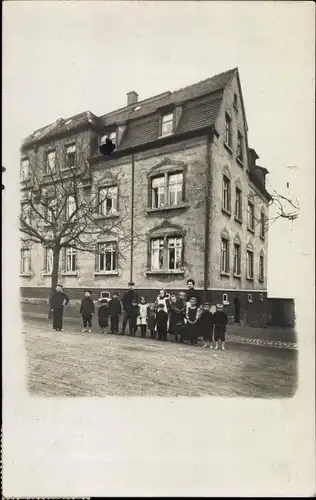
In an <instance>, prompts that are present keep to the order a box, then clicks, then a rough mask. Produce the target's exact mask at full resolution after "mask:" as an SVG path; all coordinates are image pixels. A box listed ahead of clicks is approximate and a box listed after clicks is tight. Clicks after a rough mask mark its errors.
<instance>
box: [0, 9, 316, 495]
mask: <svg viewBox="0 0 316 500" xmlns="http://www.w3.org/2000/svg"><path fill="white" fill-rule="evenodd" d="M263 4H265V5H263ZM266 4H269V5H266ZM314 14H315V9H314V5H313V3H312V2H273V3H272V2H271V3H270V2H239V1H238V2H225V1H223V2H190V1H189V2H176V1H171V2H155V1H146V2H145V1H144V2H142V1H135V2H134V1H126V2H116V1H109V2H107V1H99V2H94V1H92V2H88V1H79V2H72V1H69V2H62V1H56V2H54V1H51V2H49V1H43V2H35V1H34V2H32V1H30V2H27V1H25V2H24V1H22V2H20V1H18V2H10V1H9V2H5V3H4V23H3V27H4V42H3V43H4V48H3V51H4V52H3V53H4V66H3V86H4V94H3V104H4V119H5V120H7V122H6V123H5V124H4V129H5V131H4V134H3V152H4V154H3V159H2V184H3V188H2V196H3V200H4V212H5V211H6V210H7V212H6V213H4V216H6V217H7V219H6V220H7V222H5V223H4V231H5V232H7V233H6V234H5V233H4V234H5V236H4V239H3V249H4V258H3V263H2V266H3V269H4V281H5V283H4V294H5V295H6V300H8V302H10V301H11V302H12V301H13V300H14V299H13V298H12V300H10V296H11V295H10V290H11V287H12V290H13V287H15V288H16V289H17V290H18V291H17V294H18V296H19V299H18V303H17V304H15V303H14V307H13V305H12V303H11V306H10V307H11V309H10V310H11V311H13V313H12V314H13V316H16V317H17V316H19V315H20V316H21V322H20V327H19V326H18V327H17V328H16V327H14V335H15V336H16V337H18V341H19V342H20V343H21V345H22V346H23V357H24V361H23V363H24V366H25V377H24V388H25V391H26V393H27V397H28V398H31V399H30V401H33V400H36V401H42V403H43V402H44V401H46V399H45V398H48V399H47V401H48V400H49V405H50V408H55V407H54V406H53V405H54V404H55V403H54V402H56V404H57V402H58V405H61V406H59V407H58V408H60V410H58V409H57V407H56V409H55V410H53V409H52V411H53V412H54V413H55V412H57V413H59V412H62V411H63V410H62V404H63V401H64V402H65V404H67V405H69V404H70V405H71V404H76V400H80V401H81V400H82V398H84V403H85V405H86V408H87V411H88V412H89V411H90V410H89V409H88V408H89V401H90V400H91V401H92V400H93V398H103V399H105V400H106V401H109V398H114V400H115V401H116V399H115V398H117V397H120V398H121V397H123V401H124V400H125V399H126V400H129V399H128V398H131V397H132V398H136V399H137V400H138V398H144V401H148V403H147V404H148V405H151V403H150V401H151V399H147V398H160V400H167V399H169V400H170V399H172V400H173V399H176V400H181V398H190V399H189V403H190V405H192V406H194V405H195V404H198V403H194V402H197V401H199V400H200V399H201V398H211V401H214V403H213V404H217V403H216V401H218V400H222V398H226V399H225V401H227V404H229V408H230V410H229V411H230V412H234V404H235V403H234V402H235V401H237V403H236V404H239V403H240V402H241V401H244V399H247V400H248V401H252V402H253V404H258V405H260V408H264V405H266V404H269V402H275V404H279V405H283V404H287V403H288V402H290V401H291V400H292V399H293V398H295V397H296V396H297V393H298V392H299V391H300V379H301V377H300V363H299V358H300V356H301V355H302V352H304V353H305V352H307V355H306V357H305V358H304V359H305V361H306V367H307V365H308V363H310V362H311V363H312V358H311V356H314V354H313V352H314V348H315V342H314V338H315V322H310V323H309V327H306V324H307V322H308V321H310V320H309V319H308V318H314V305H313V302H314V301H313V297H314V271H313V269H314V244H313V241H314V229H312V227H314V223H313V221H314V208H313V204H314V201H313V200H314V165H315V163H314V112H315V108H314V98H313V94H314V84H315V79H314V76H313V75H314V69H315V63H314V32H315V20H314V21H313V20H312V18H313V16H314ZM10 175H14V187H12V186H13V184H12V181H10V183H9V184H8V183H7V182H6V181H7V180H8V181H9V176H10ZM10 179H11V177H10ZM308 179H309V180H308ZM308 189H309V191H308ZM308 203H309V205H308V206H309V216H308V217H309V222H308V221H307V218H306V213H307V212H308V210H307V208H306V207H307V204H308ZM9 204H10V207H11V206H14V207H15V208H14V209H12V210H10V208H9ZM8 212H10V214H8ZM307 228H308V229H307ZM9 231H10V234H14V235H13V236H12V237H11V236H10V234H9ZM308 259H309V262H310V264H309V266H308V265H307V264H306V262H307V260H308ZM9 267H10V268H11V267H12V269H13V268H14V269H17V273H16V274H17V275H16V279H15V281H13V278H12V279H11V282H10V283H8V281H7V276H8V275H9V274H7V273H9V269H8V268H9ZM301 268H302V269H303V271H300V269H301ZM306 269H310V273H309V274H306V275H305V276H304V272H305V273H306ZM304 270H305V271H304ZM11 276H13V275H12V274H11ZM304 283H305V284H306V288H305V286H304V289H303V288H302V286H303V284H304ZM12 297H13V295H12ZM300 297H303V299H301V298H300ZM300 301H301V302H300ZM302 303H304V304H305V313H304V309H303V316H304V317H303V316H299V315H300V311H301V310H299V309H300V304H302ZM3 309H4V316H3V317H4V320H5V321H4V326H3V328H4V329H5V328H6V326H5V325H10V322H12V320H14V317H13V318H12V317H11V318H9V317H8V315H9V312H8V309H7V307H6V305H5V304H4V303H3ZM14 311H15V312H14ZM10 314H11V313H10ZM305 314H306V315H305ZM6 315H7V316H6ZM302 318H303V320H302ZM300 319H301V321H300ZM304 321H305V322H304ZM300 325H305V327H300ZM10 328H11V327H10ZM10 335H13V329H12V331H8V335H7V336H6V340H5V343H6V345H7V344H8V342H9V340H8V339H9V337H10ZM304 342H306V343H305V344H304ZM12 356H13V355H11V356H9V358H10V359H11V361H10V363H14V365H15V370H18V363H17V362H15V361H13V359H14V358H12ZM9 358H7V359H9ZM7 362H8V366H9V361H7ZM303 363H304V361H303ZM308 366H309V365H308ZM312 377H313V375H312V376H311V378H312ZM310 383H311V384H312V385H311V388H313V382H312V380H311V379H310ZM4 391H5V389H4ZM305 397H307V392H306V393H305ZM314 397H315V395H314V394H313V391H312V393H311V398H312V399H311V400H313V399H314ZM197 398H199V399H197ZM152 400H153V399H152ZM122 404H123V403H122ZM249 404H250V403H249ZM30 405H31V403H30ZM70 408H71V407H70ZM214 408H216V407H214ZM280 408H281V406H280ZM212 411H213V410H211V412H212ZM214 411H215V410H214ZM232 414H233V413H232ZM59 418H60V417H59ZM143 418H146V417H145V415H143ZM297 418H298V417H297ZM196 424H197V425H199V424H198V422H196ZM235 424H236V423H235ZM158 425H159V424H158ZM207 431H210V433H211V434H212V433H216V429H208V430H207ZM131 432H132V430H131ZM190 432H193V427H192V429H188V433H190ZM229 432H232V429H231V430H230V431H229ZM235 432H238V430H237V429H235ZM293 432H294V431H293ZM312 438H313V436H312V435H310V440H312ZM293 440H295V437H294V434H293ZM308 456H310V455H308ZM205 460H206V458H205ZM289 460H290V459H289ZM311 464H312V462H310V465H311ZM284 467H285V470H286V471H287V472H286V473H285V476H284V485H285V486H286V481H287V479H286V477H287V476H286V474H288V475H289V477H291V466H290V465H289V466H288V467H289V468H287V466H286V465H284ZM203 470H204V469H203ZM306 473H307V471H306ZM282 474H283V472H282ZM314 478H315V476H314ZM227 480H229V478H227ZM205 481H206V482H207V485H208V486H207V485H206V483H205V484H204V483H203V485H202V484H200V486H197V489H195V490H194V488H193V486H192V488H193V489H192V490H191V491H192V492H194V493H193V494H194V495H196V496H200V495H201V494H202V496H203V495H204V494H206V495H212V494H213V492H212V490H211V487H210V484H211V481H210V482H208V480H205ZM288 481H290V479H288ZM306 481H307V479H306ZM8 483H10V484H11V483H12V478H10V481H8ZM282 484H283V483H282ZM306 487H307V488H308V487H309V490H310V488H311V482H309V483H308V481H307V483H306ZM131 488H132V487H131ZM135 488H136V486H135ZM280 488H281V487H280ZM136 490H137V488H136ZM136 490H134V489H133V488H132V489H131V490H129V492H130V493H131V494H132V495H134V493H135V491H136ZM303 490H304V488H303ZM36 491H37V490H36ZM106 491H107V490H104V494H106ZM137 491H138V490H137ZM148 491H149V492H150V490H147V492H148ZM164 491H165V494H168V492H167V489H165V490H164ZM175 491H176V490H175V489H172V491H171V490H170V492H169V494H170V495H171V496H172V495H173V492H175ZM177 491H179V490H177ZM216 491H217V493H218V492H219V491H220V490H218V488H217V489H216ZM260 491H261V490H260ZM260 491H259V490H258V491H256V489H253V490H251V494H252V495H257V494H260ZM277 491H281V490H277ZM201 492H202V493H201ZM310 492H311V493H312V491H311V490H310ZM85 493H87V492H85ZM151 493H152V495H151V496H155V495H156V494H158V495H159V494H160V493H159V492H157V490H153V491H151ZM65 494H66V493H65ZM76 494H77V493H76ZM136 494H137V493H136ZM139 494H140V495H141V493H139ZM182 494H183V493H182ZM223 494H225V493H223ZM47 495H48V493H47ZM67 495H68V493H67ZM176 495H177V493H176Z"/></svg>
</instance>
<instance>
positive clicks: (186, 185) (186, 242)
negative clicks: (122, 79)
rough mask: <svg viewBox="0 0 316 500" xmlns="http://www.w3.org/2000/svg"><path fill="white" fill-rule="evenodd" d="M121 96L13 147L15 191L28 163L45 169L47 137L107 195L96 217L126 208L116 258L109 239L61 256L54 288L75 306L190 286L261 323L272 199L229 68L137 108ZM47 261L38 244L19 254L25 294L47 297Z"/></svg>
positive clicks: (234, 315)
mask: <svg viewBox="0 0 316 500" xmlns="http://www.w3.org/2000/svg"><path fill="white" fill-rule="evenodd" d="M127 97H128V102H127V106H126V107H124V108H122V109H119V110H117V111H113V112H111V113H108V114H106V115H104V116H101V117H96V116H95V115H93V114H92V113H90V112H86V113H82V114H80V115H78V116H76V117H73V118H71V119H68V120H57V122H56V123H55V124H52V125H50V126H48V127H44V128H43V129H40V130H38V131H36V132H35V133H34V134H32V136H30V137H28V138H27V139H26V140H25V141H24V143H23V146H22V158H21V162H22V163H21V181H22V187H23V184H24V182H25V181H24V179H25V178H27V175H28V171H29V169H30V168H32V164H36V165H40V164H41V162H43V161H46V162H47V161H48V159H49V161H52V162H53V161H54V155H55V154H56V152H54V151H53V150H50V149H49V148H50V144H51V142H52V141H56V138H57V137H58V138H59V141H60V142H61V143H63V145H64V147H68V150H67V154H69V155H72V156H71V158H72V160H71V161H73V162H75V161H76V159H75V148H76V140H77V139H78V137H80V138H81V139H82V140H84V142H85V144H86V145H87V147H86V149H85V151H86V153H85V154H86V158H85V159H86V160H87V161H88V165H89V172H90V179H91V180H90V181H89V182H91V186H92V189H99V190H100V192H101V190H102V188H107V192H109V189H108V188H109V187H110V188H111V195H110V196H109V195H108V196H107V198H108V199H107V200H105V204H104V206H103V208H102V210H103V212H102V214H101V215H102V216H104V217H112V216H113V217H119V216H120V215H121V213H122V211H123V210H124V206H125V205H126V204H127V205H126V206H128V207H130V208H131V211H130V215H129V218H128V220H126V219H125V220H124V221H123V222H122V224H123V230H124V227H125V230H126V232H131V239H132V242H133V243H132V246H131V248H129V249H128V251H126V252H125V253H124V250H121V252H118V249H117V241H116V240H117V238H115V237H113V235H112V236H105V237H104V238H103V239H102V240H100V242H99V243H100V247H99V255H98V257H97V258H95V256H94V255H93V254H88V253H82V254H80V255H79V254H77V253H76V252H72V250H71V249H69V250H68V252H65V255H64V256H63V262H62V263H61V269H62V272H61V276H60V281H61V282H62V283H63V284H64V287H65V288H67V290H68V291H69V293H70V295H71V296H73V297H76V298H77V297H79V295H81V293H82V289H83V288H85V287H89V288H90V289H92V290H95V292H96V293H97V294H99V293H100V292H101V291H102V290H108V291H114V290H116V291H118V292H122V291H123V289H126V287H127V283H128V282H129V281H130V280H131V279H132V280H133V281H135V283H136V286H137V288H138V289H139V290H141V291H142V292H143V293H144V294H145V295H147V296H148V298H149V299H152V298H153V297H154V296H155V295H156V294H157V291H158V290H159V289H161V288H166V289H167V290H169V291H177V290H183V289H186V288H187V285H186V281H187V279H188V278H194V280H195V282H196V287H197V289H199V290H201V294H203V295H204V297H206V298H207V299H208V300H210V301H211V302H212V303H213V304H216V303H218V302H223V303H224V305H225V306H226V307H227V311H228V314H229V316H230V317H231V320H232V321H236V322H240V321H244V322H246V323H262V322H263V323H265V322H266V319H267V308H266V302H267V256H268V234H267V230H266V221H267V218H268V204H269V201H270V199H271V198H270V195H269V194H268V192H267V190H266V188H265V176H266V174H267V173H268V172H267V170H266V169H265V168H263V167H261V166H259V165H257V163H256V161H257V159H258V155H257V154H256V152H255V151H254V150H253V149H251V148H249V146H248V126H247V120H246V115H245V108H244V102H243V97H242V92H241V86H240V80H239V74H238V69H237V68H235V69H232V70H230V71H227V72H225V73H222V74H220V75H216V76H214V77H213V78H210V79H207V80H205V81H202V82H199V83H197V84H195V85H191V86H189V87H186V88H184V89H180V90H178V91H175V92H166V93H163V94H160V95H158V96H156V97H153V98H150V99H146V100H144V101H138V95H137V94H136V92H130V93H128V94H127ZM106 135H108V136H110V138H111V139H112V140H113V141H114V142H115V144H116V147H117V149H116V151H115V153H114V154H113V157H104V156H102V155H100V154H99V145H100V141H102V140H104V137H105V136H106ZM49 155H50V156H49ZM45 158H46V160H45ZM118 173H120V175H119V177H120V182H119V184H117V185H112V184H111V178H113V175H114V176H116V175H117V174H118ZM139 234H142V235H145V237H144V238H142V239H141V241H139V240H138V239H137V235H139ZM122 252H123V253H124V258H122V256H121V253H122ZM51 258H52V257H51V255H49V252H44V249H42V248H40V247H38V246H36V247H34V248H26V249H25V248H24V249H22V255H21V276H22V277H21V281H22V283H21V287H22V294H23V296H39V295H40V296H46V295H47V293H48V289H49V287H50V276H49V274H50V272H51V266H52V261H51Z"/></svg>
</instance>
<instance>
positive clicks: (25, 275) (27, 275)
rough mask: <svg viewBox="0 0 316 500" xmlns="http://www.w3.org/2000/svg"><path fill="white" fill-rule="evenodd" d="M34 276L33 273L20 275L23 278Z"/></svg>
mask: <svg viewBox="0 0 316 500" xmlns="http://www.w3.org/2000/svg"><path fill="white" fill-rule="evenodd" d="M31 276H32V273H21V274H20V277H21V278H30V277H31Z"/></svg>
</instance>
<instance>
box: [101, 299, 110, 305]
mask: <svg viewBox="0 0 316 500" xmlns="http://www.w3.org/2000/svg"><path fill="white" fill-rule="evenodd" d="M99 303H100V304H107V303H108V301H107V300H106V299H99Z"/></svg>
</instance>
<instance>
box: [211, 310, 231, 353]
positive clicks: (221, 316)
mask: <svg viewBox="0 0 316 500" xmlns="http://www.w3.org/2000/svg"><path fill="white" fill-rule="evenodd" d="M223 309H224V308H223V305H222V304H218V305H217V306H216V312H215V313H214V325H215V335H214V337H215V349H218V341H219V340H220V341H221V344H222V350H223V351H224V350H225V334H226V327H227V324H228V318H227V314H226V313H225V312H224V311H223Z"/></svg>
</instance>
